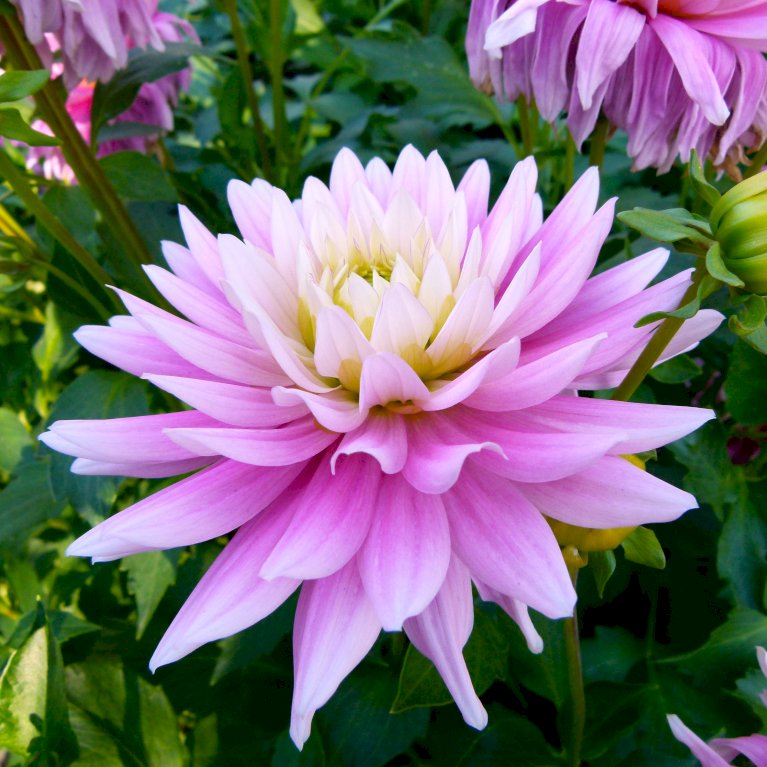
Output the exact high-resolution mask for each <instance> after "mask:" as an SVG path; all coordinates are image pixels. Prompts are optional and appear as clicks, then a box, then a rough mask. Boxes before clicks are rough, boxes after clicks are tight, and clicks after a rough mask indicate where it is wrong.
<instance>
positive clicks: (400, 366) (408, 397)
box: [359, 352, 429, 411]
mask: <svg viewBox="0 0 767 767" xmlns="http://www.w3.org/2000/svg"><path fill="white" fill-rule="evenodd" d="M428 397H429V390H428V389H427V388H426V385H425V384H424V383H423V381H421V379H420V378H419V377H418V375H417V374H416V372H415V371H414V370H413V368H411V367H410V365H408V364H407V362H405V361H404V360H403V359H402V358H401V357H398V356H397V355H396V354H392V353H390V352H377V353H376V354H372V355H371V356H369V357H368V358H367V359H366V360H365V361H364V363H363V364H362V375H361V376H360V398H359V406H360V410H363V411H364V410H368V409H369V408H371V407H374V406H375V405H388V404H390V403H397V402H400V403H406V402H409V401H417V400H425V399H428Z"/></svg>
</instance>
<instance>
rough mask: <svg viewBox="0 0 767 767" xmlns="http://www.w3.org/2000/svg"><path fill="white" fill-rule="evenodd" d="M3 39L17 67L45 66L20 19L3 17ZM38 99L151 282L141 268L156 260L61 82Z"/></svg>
mask: <svg viewBox="0 0 767 767" xmlns="http://www.w3.org/2000/svg"><path fill="white" fill-rule="evenodd" d="M0 38H1V39H2V42H3V43H4V45H5V52H6V56H7V57H8V60H9V61H10V62H11V63H12V65H13V66H14V68H16V69H19V70H30V69H42V68H43V65H42V63H41V61H40V57H39V56H38V55H37V51H36V50H35V49H34V48H33V47H32V45H31V44H30V43H29V41H28V40H27V39H26V37H25V36H24V31H23V30H22V28H21V25H20V24H19V20H18V18H16V17H15V16H0ZM35 102H36V104H37V108H38V111H39V112H40V116H41V117H42V119H43V120H44V121H45V122H46V123H47V124H48V126H49V127H50V129H51V130H52V131H53V134H54V135H55V136H56V137H57V138H58V139H60V140H61V142H62V151H63V152H64V157H65V158H66V160H67V162H68V163H69V165H70V166H71V167H72V170H73V171H74V173H75V176H77V180H78V181H79V182H80V185H81V186H82V187H83V189H85V191H86V192H87V193H88V196H89V197H90V198H91V200H92V201H93V203H94V205H95V206H96V207H97V208H98V209H99V210H100V211H101V213H102V215H103V216H104V218H105V220H106V222H107V223H108V224H109V226H111V228H112V230H113V233H114V234H115V236H116V237H117V239H118V240H119V241H120V243H121V244H122V246H123V250H124V251H125V255H126V257H127V258H128V260H129V261H130V262H131V263H132V264H133V265H134V267H136V268H137V271H138V272H139V273H140V274H141V275H142V277H143V278H144V279H146V280H147V284H149V283H148V279H147V278H145V277H144V275H143V270H141V268H140V267H141V265H142V264H150V263H152V260H153V259H152V256H151V255H150V253H149V250H148V249H147V246H146V243H145V242H144V240H143V238H142V237H141V234H140V233H139V231H138V229H137V228H136V225H135V224H134V222H133V220H132V219H131V217H130V215H129V214H128V211H127V209H126V208H125V206H124V205H123V203H122V200H120V198H119V197H118V196H117V192H116V191H115V189H114V187H113V186H112V184H111V183H110V182H109V179H107V177H106V175H105V173H104V171H103V169H102V168H101V166H100V165H99V163H98V161H97V160H96V158H95V156H94V155H93V153H92V152H91V150H90V148H89V147H88V145H87V144H86V143H85V141H84V140H83V137H82V136H81V135H80V132H79V131H78V130H77V128H76V126H75V124H74V123H73V122H72V118H71V117H70V116H69V113H68V112H67V110H66V105H65V104H64V100H63V99H62V97H61V93H60V91H59V83H57V82H55V81H50V82H48V83H47V84H46V85H45V86H44V87H43V88H42V89H41V90H40V91H38V92H37V93H36V94H35Z"/></svg>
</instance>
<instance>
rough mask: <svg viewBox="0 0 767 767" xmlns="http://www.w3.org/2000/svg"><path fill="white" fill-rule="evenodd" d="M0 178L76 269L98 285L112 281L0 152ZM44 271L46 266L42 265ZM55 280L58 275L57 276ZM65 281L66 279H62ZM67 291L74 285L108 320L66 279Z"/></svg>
mask: <svg viewBox="0 0 767 767" xmlns="http://www.w3.org/2000/svg"><path fill="white" fill-rule="evenodd" d="M0 175H1V176H3V178H5V180H6V181H7V182H8V183H9V184H10V185H11V186H12V187H13V191H14V192H15V193H16V196H17V197H18V198H19V199H20V200H21V201H22V202H23V203H24V205H25V206H26V208H27V210H28V211H29V212H30V213H31V214H32V215H33V216H34V217H35V218H36V219H37V221H38V222H39V223H40V225H41V226H42V227H43V228H44V229H45V230H46V231H47V232H48V233H49V234H50V235H51V237H53V238H54V239H55V240H58V241H59V242H60V243H61V244H62V245H63V246H64V247H65V248H66V249H67V250H68V251H69V252H70V254H71V255H72V257H73V258H74V259H75V260H76V261H77V263H78V264H80V266H82V267H83V269H85V271H86V272H88V274H90V275H91V277H93V279H94V280H96V281H97V282H98V283H100V284H101V285H104V284H107V283H109V282H111V281H112V278H111V277H110V276H109V275H108V274H107V273H106V272H105V271H104V270H103V269H102V268H101V265H100V264H99V263H98V261H96V259H95V258H93V256H92V255H91V254H90V253H89V252H88V251H87V250H86V249H85V248H84V247H83V246H82V245H80V243H79V242H78V241H77V240H76V239H75V238H74V237H73V236H72V234H70V232H69V230H68V229H67V228H66V227H65V226H64V224H62V223H61V221H59V220H58V218H56V216H55V215H54V214H53V213H51V211H50V210H49V209H48V208H47V207H46V206H45V204H44V203H43V201H42V200H41V199H40V198H39V197H38V196H37V194H36V193H35V191H34V190H33V189H32V187H31V186H30V185H29V184H28V183H27V179H26V177H25V176H24V174H23V173H22V172H21V171H20V170H19V169H18V168H17V167H16V166H15V165H14V163H13V160H11V158H10V157H8V155H7V154H6V153H5V152H3V151H0ZM45 263H46V265H47V266H48V267H50V264H48V263H47V262H45ZM57 276H59V275H57ZM64 276H65V277H66V275H64ZM67 280H69V281H68V284H70V287H71V286H72V284H75V285H78V287H77V288H76V290H77V292H78V293H79V294H80V295H82V296H83V298H87V300H88V302H89V303H90V304H91V305H92V306H93V307H94V308H97V309H98V311H99V314H100V315H102V316H104V317H107V318H108V317H109V313H108V312H106V310H105V309H104V307H103V306H102V305H101V303H99V302H97V301H96V300H95V299H94V298H93V296H91V294H90V293H89V292H88V291H87V290H85V289H84V288H83V287H82V286H80V285H79V284H78V283H76V282H75V281H74V280H70V279H69V278H67V279H66V280H64V281H65V282H67Z"/></svg>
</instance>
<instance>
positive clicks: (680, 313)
mask: <svg viewBox="0 0 767 767" xmlns="http://www.w3.org/2000/svg"><path fill="white" fill-rule="evenodd" d="M720 286H721V283H720V282H718V281H717V280H715V279H714V278H713V277H711V275H708V274H707V275H705V276H704V277H703V279H702V280H701V281H700V283H699V285H698V291H697V293H696V295H695V298H693V300H692V301H690V302H688V303H686V304H685V305H684V306H680V307H679V308H678V309H674V311H672V312H652V313H651V314H646V315H645V316H644V317H642V318H641V319H639V320H637V322H635V323H634V327H635V328H641V327H644V326H645V325H649V324H651V323H653V322H658V321H659V320H666V319H668V318H670V317H673V318H676V319H679V320H689V319H691V318H692V317H694V316H695V315H696V314H697V313H698V310H699V309H700V305H701V304H702V303H703V301H704V299H706V298H707V297H708V296H710V295H711V294H712V293H713V292H714V291H716V290H718V288H719V287H720Z"/></svg>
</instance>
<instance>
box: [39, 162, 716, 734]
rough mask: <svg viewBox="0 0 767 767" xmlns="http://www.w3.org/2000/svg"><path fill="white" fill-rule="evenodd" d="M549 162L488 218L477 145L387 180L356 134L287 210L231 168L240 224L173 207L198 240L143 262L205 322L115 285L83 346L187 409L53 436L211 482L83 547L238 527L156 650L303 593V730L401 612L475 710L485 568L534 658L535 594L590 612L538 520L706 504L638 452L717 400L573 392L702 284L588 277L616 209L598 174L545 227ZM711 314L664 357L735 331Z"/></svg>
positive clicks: (82, 448) (171, 295) (59, 446)
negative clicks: (645, 466)
mask: <svg viewBox="0 0 767 767" xmlns="http://www.w3.org/2000/svg"><path fill="white" fill-rule="evenodd" d="M536 179H537V170H536V166H535V162H534V161H533V160H532V159H528V160H526V161H524V162H522V163H520V164H518V165H517V166H516V168H515V169H514V171H513V173H512V174H511V177H510V178H509V181H508V183H507V185H506V187H505V189H504V190H503V192H502V194H501V195H500V197H499V199H498V201H497V202H496V203H495V205H494V206H493V207H492V209H491V210H490V211H489V212H488V194H489V186H490V177H489V171H488V166H487V164H486V163H485V162H484V161H478V162H475V163H474V164H473V165H472V166H471V167H470V168H469V170H468V172H467V173H466V174H465V175H464V177H463V178H462V180H461V182H460V183H459V185H458V187H457V188H456V187H454V186H453V183H452V181H451V179H450V175H449V173H448V170H447V168H446V167H445V165H444V163H443V162H442V160H441V159H440V157H439V156H438V155H437V154H436V153H432V154H431V155H429V157H428V158H424V157H423V156H421V155H420V154H419V153H418V152H417V151H416V150H415V149H413V148H412V147H408V148H406V149H405V150H404V151H403V152H402V153H401V155H400V156H399V159H398V160H397V163H396V165H395V166H394V169H393V171H392V170H389V168H388V167H387V166H386V165H385V164H384V163H383V162H382V161H381V160H380V159H374V160H372V161H371V162H370V163H369V164H368V165H367V166H366V167H363V166H362V165H361V164H360V162H359V160H358V159H357V157H356V156H355V155H354V154H353V153H352V152H351V151H349V150H343V151H341V152H340V154H339V155H338V157H337V158H336V160H335V162H334V164H333V168H332V172H331V175H330V184H329V186H326V185H325V184H323V183H322V182H321V181H319V180H318V179H316V178H309V179H308V180H307V181H306V184H305V186H304V189H303V194H302V196H301V199H300V200H297V201H296V202H294V203H291V202H290V200H289V199H288V198H287V196H286V195H285V194H284V193H283V192H282V191H280V190H278V189H276V188H274V187H272V186H270V185H269V184H268V183H266V182H265V181H262V180H256V181H254V182H253V183H252V184H250V185H248V184H246V183H243V182H241V181H233V182H232V183H231V184H230V186H229V203H230V205H231V208H232V212H233V214H234V217H235V220H236V222H237V225H238V227H239V230H240V233H241V237H236V236H233V235H229V234H222V235H219V236H218V238H216V237H214V236H213V235H212V234H211V233H210V232H209V231H208V230H207V229H206V228H205V227H204V226H203V224H202V223H200V221H198V220H197V219H196V218H195V217H194V216H193V215H192V214H191V213H190V212H189V211H188V210H186V209H185V208H183V207H182V208H181V212H180V216H181V224H182V227H183V230H184V233H185V236H186V241H187V246H188V247H182V246H180V245H177V244H174V243H166V244H165V250H164V253H165V258H166V260H167V262H168V265H169V266H170V271H168V270H166V269H163V268H160V267H159V266H149V267H147V273H148V274H149V276H150V278H151V280H152V281H153V283H154V284H155V286H156V287H157V289H158V290H159V291H160V293H162V294H163V295H164V296H165V298H166V299H167V300H168V301H169V303H171V304H172V305H173V306H175V308H176V309H177V310H178V311H179V312H180V313H181V314H183V315H185V317H186V318H187V319H183V318H182V317H179V316H176V315H175V314H170V313H169V312H166V311H164V310H162V309H159V308H157V307H156V306H153V305H152V304H150V303H147V302H146V301H143V300H141V299H139V298H136V297H135V296H132V295H130V294H127V293H124V292H123V291H118V292H119V294H120V296H121V298H122V300H123V301H124V303H125V306H126V308H127V309H128V312H129V314H128V315H125V316H118V317H115V318H113V319H112V321H111V322H110V325H109V327H100V326H88V327H83V328H81V329H80V330H79V331H78V332H77V334H76V336H77V339H78V341H79V342H80V343H81V344H82V345H83V346H84V347H85V348H86V349H88V350H89V351H90V352H92V353H93V354H96V355H98V356H100V357H102V358H103V359H105V360H107V361H108V362H110V363H112V364H114V365H116V366H118V367H121V368H122V369H123V370H126V371H128V372H130V373H133V374H135V375H140V376H143V377H144V378H146V379H147V380H149V381H151V382H152V383H153V384H154V385H156V386H158V387H160V388H161V389H163V390H165V391H166V392H169V393H170V394H172V395H174V396H176V397H178V398H179V399H180V400H182V401H183V402H184V403H186V404H187V405H188V406H189V408H190V409H187V410H179V411H178V412H173V413H166V414H162V415H150V416H139V417H131V418H117V419H112V420H104V421H98V420H96V421H89V420H81V421H58V422H56V423H54V424H53V425H52V426H51V427H50V431H48V432H46V433H45V434H44V435H43V436H42V440H43V441H44V442H45V443H46V444H47V445H49V446H50V447H52V448H54V449H56V450H59V451H61V452H63V453H67V454H69V455H73V456H76V458H77V460H76V461H75V462H74V463H73V467H72V468H73V471H75V472H77V473H80V474H90V475H95V474H116V475H125V476H133V477H167V476H171V475H176V474H185V473H188V472H195V473H193V474H192V475H191V476H189V477H187V478H185V479H182V480H181V481H179V482H177V483H176V484H173V485H171V486H170V487H167V488H165V489H163V490H160V491H159V492H157V493H155V494H154V495H152V496H150V497H148V498H146V499H144V500H141V501H139V502H138V503H136V504H134V505H133V506H131V507H129V508H127V509H125V510H123V511H121V512H120V513H118V514H117V515H115V516H113V517H111V518H109V519H107V520H106V521H104V522H102V523H101V524H100V525H98V526H97V527H95V528H94V529H93V530H91V531H89V532H88V533H86V534H85V535H83V536H82V537H80V538H79V539H77V540H76V541H75V542H74V543H73V544H72V545H71V546H70V548H69V550H68V552H69V553H70V554H73V555H80V556H90V557H92V558H93V560H94V561H96V562H99V561H106V560H112V559H116V558H119V557H123V556H127V555H130V554H135V553H137V552H143V551H153V550H158V549H164V548H170V547H177V546H188V545H191V544H194V543H197V542H200V541H205V540H208V539H211V538H216V537H217V536H220V535H224V534H227V533H230V532H233V531H235V532H234V536H233V537H232V539H231V541H230V542H229V543H228V544H227V546H226V547H225V548H224V550H223V551H222V552H221V554H220V555H219V557H218V559H217V560H216V561H215V563H214V564H213V566H212V567H211V568H210V570H209V571H208V572H207V573H206V574H205V576H204V577H203V579H202V580H201V582H200V583H199V585H198V586H197V588H196V589H195V590H194V592H193V593H192V594H191V596H190V597H189V599H188V600H187V602H186V604H185V605H184V606H183V608H182V609H181V611H180V612H179V614H178V615H177V616H176V618H175V620H174V621H173V623H172V624H171V626H170V628H169V629H168V631H167V633H166V634H165V636H164V637H163V639H162V641H161V642H160V644H159V646H158V647H157V650H156V651H155V653H154V656H153V657H152V659H151V662H150V666H151V668H153V669H154V668H157V667H158V666H162V665H163V664H166V663H170V662H172V661H175V660H177V659H178V658H181V657H183V656H184V655H186V654H187V653H190V652H192V651H193V650H194V649H195V648H197V647H199V646H200V645H202V644H204V643H205V642H210V641H213V640H217V639H220V638H221V637H225V636H228V635H231V634H233V633H235V632H237V631H240V630H241V629H244V628H245V627H247V626H250V625H251V624H253V623H255V622H257V621H259V620H261V619H262V618H263V617H264V616H266V615H268V614H269V613H271V612H272V611H273V610H274V609H275V608H276V607H277V606H278V605H280V604H281V603H282V602H284V601H285V600H286V599H287V598H288V596H289V595H290V594H292V593H293V592H294V591H295V590H296V589H298V588H299V587H300V588H301V593H300V596H299V599H298V608H297V611H296V617H295V628H294V645H293V647H294V660H295V688H294V694H293V708H292V719H291V730H290V731H291V735H292V737H293V740H294V741H295V742H296V744H298V745H299V746H301V745H302V744H303V743H304V741H305V740H306V738H307V737H308V735H309V731H310V725H311V720H312V716H313V714H314V712H315V710H316V709H317V708H319V707H320V706H321V705H322V704H323V703H325V701H327V700H328V698H329V697H330V696H331V695H332V694H333V692H334V691H335V689H336V688H337V687H338V685H339V684H340V682H341V681H342V680H343V679H344V677H345V676H346V675H347V674H348V673H349V672H350V671H351V670H352V669H353V668H354V667H355V666H356V665H357V664H358V663H359V662H360V661H361V660H362V658H363V657H364V656H365V654H366V653H367V652H368V650H369V649H370V648H371V646H372V645H373V643H374V642H375V641H376V638H377V637H378V635H379V632H380V631H381V629H383V630H384V631H398V630H401V629H404V630H405V632H406V633H407V635H408V637H409V638H410V640H411V641H412V642H413V644H414V645H415V646H416V647H417V648H418V649H419V650H420V651H421V652H422V653H423V654H424V655H426V656H427V657H428V658H430V659H431V660H432V661H433V662H434V664H435V666H436V667H437V669H438V670H439V672H440V674H441V675H442V678H443V679H444V681H445V684H446V685H447V687H448V689H449V690H450V692H451V693H452V695H453V697H454V698H455V700H456V702H457V704H458V706H459V708H460V710H461V712H462V713H463V716H464V718H465V719H466V721H467V722H468V723H469V724H470V725H472V726H474V727H477V728H480V727H483V726H484V725H485V723H486V719H487V716H486V713H485V711H484V709H483V707H482V704H481V703H480V701H479V699H478V697H477V695H476V694H475V692H474V690H473V688H472V683H471V679H470V677H469V674H468V671H467V668H466V664H465V663H464V660H463V657H462V652H461V651H462V647H463V646H464V644H465V643H466V641H467V639H468V637H469V634H470V632H471V629H472V621H473V608H472V581H473V582H474V584H475V585H476V586H477V589H478V591H479V593H480V594H481V595H482V597H483V598H485V599H491V600H494V601H497V602H498V603H499V604H500V605H501V606H502V607H503V608H504V609H506V610H507V611H508V612H509V614H510V615H511V616H512V617H513V618H514V619H515V620H516V621H517V622H518V623H520V625H521V627H522V628H523V630H525V631H526V633H527V637H528V641H529V642H530V644H531V646H532V648H533V649H540V646H539V639H537V637H536V635H535V633H534V629H533V628H532V626H531V624H530V623H529V616H528V614H527V608H526V606H527V605H529V606H530V607H532V608H533V609H535V610H537V611H539V612H541V613H543V614H544V615H546V616H548V617H550V618H561V617H563V616H568V615H570V614H571V613H572V610H573V605H574V603H575V598H576V597H575V591H574V590H573V586H572V584H571V582H570V578H569V576H568V573H567V568H566V566H565V563H564V561H563V558H562V554H561V552H560V548H559V546H558V544H557V541H556V539H555V537H554V534H553V532H552V531H551V528H550V527H549V525H548V524H547V521H546V519H545V517H544V515H546V516H548V517H551V518H554V519H558V520H562V521H564V522H568V523H572V524H576V525H582V526H588V527H595V528H607V527H629V526H634V525H638V524H641V523H645V522H662V521H667V520H670V519H674V518H676V517H677V516H678V515H680V514H681V513H682V512H684V511H685V510H686V509H689V508H692V507H694V506H695V499H694V498H692V496H690V495H689V494H688V493H686V492H683V491H682V490H679V489H677V488H675V487H672V486H671V485H668V484H666V483H665V482H662V481H661V480H659V479H657V478H655V477H653V476H652V475H651V474H648V473H647V472H645V471H642V470H641V469H638V468H637V467H636V466H634V465H632V464H631V463H630V462H628V461H626V460H624V459H623V458H622V457H621V455H622V454H625V453H631V452H637V451H644V450H650V449H652V448H655V447H658V446H660V445H663V444H666V443H667V442H670V441H671V440H674V439H676V438H678V437H680V436H682V435H684V434H687V433H688V432H690V431H692V430H693V429H695V428H697V427H698V426H699V425H700V424H702V423H703V422H705V421H707V420H709V419H710V418H711V417H712V414H711V412H710V411H707V410H700V409H697V408H689V407H663V406H659V405H645V404H631V403H624V402H614V401H609V400H603V399H593V398H590V397H588V396H576V393H575V391H576V390H590V389H598V388H603V387H608V386H612V385H614V384H615V383H617V381H618V380H619V379H621V377H622V376H623V374H624V373H625V371H626V370H627V369H628V368H629V366H630V365H631V364H632V362H633V361H634V360H635V359H636V357H637V356H638V354H639V353H640V351H641V349H642V348H643V346H644V345H645V344H646V342H647V339H648V336H649V334H650V333H651V332H652V329H653V328H652V327H641V328H635V327H634V323H635V322H636V321H637V320H638V319H639V318H640V317H642V316H643V315H645V314H647V313H648V312H649V311H651V310H663V309H672V308H673V307H675V306H676V305H677V302H678V301H679V299H680V297H681V296H682V294H683V293H684V291H685V290H686V288H687V286H688V284H689V283H690V274H689V272H685V273H683V274H679V275H677V276H676V277H672V278H671V279H668V280H665V281H663V282H660V283H659V284H657V285H655V286H653V287H650V288H646V285H647V284H648V283H649V282H650V281H651V280H652V279H653V278H654V277H655V276H656V275H657V274H658V272H659V270H660V269H661V268H662V266H663V265H664V263H665V261H666V258H667V255H668V254H667V253H666V252H665V251H663V250H655V251H652V252H650V253H647V254H646V255H644V256H641V257H639V258H636V259H634V260H632V261H629V262H627V263H625V264H622V265H620V266H617V267H614V268H612V269H610V270H608V271H605V272H603V273H601V274H599V275H597V276H596V277H591V278H589V274H590V273H591V271H592V269H593V267H594V264H595V262H596V259H597V254H598V253H599V249H600V247H601V245H602V243H603V241H604V239H605V237H606V236H607V234H608V232H609V230H610V227H611V224H612V220H613V206H614V201H610V202H608V203H607V204H605V205H604V206H602V207H601V208H599V209H597V195H598V174H597V172H596V170H595V169H592V170H590V171H588V172H587V173H586V174H585V175H584V176H583V177H582V178H581V179H580V181H579V182H578V183H576V184H575V186H574V187H573V188H572V190H571V191H570V192H569V193H568V195H567V196H566V197H565V199H564V200H563V201H562V202H561V203H560V204H559V205H558V206H557V208H556V209H555V210H554V211H553V212H552V214H551V215H550V216H549V217H548V219H547V220H546V221H544V220H543V213H542V210H543V208H542V204H541V199H540V197H539V196H538V195H537V194H536V192H535V186H536ZM720 319H721V317H720V316H719V315H718V314H717V313H716V312H711V311H704V312H700V313H699V314H698V315H697V317H696V318H695V319H694V320H693V321H691V322H689V323H687V324H686V325H685V326H684V329H683V330H682V333H681V335H679V336H677V338H676V340H675V342H674V346H673V347H672V348H671V349H669V351H668V354H669V355H671V354H674V353H678V352H679V351H681V350H682V349H685V348H688V347H690V346H691V345H694V344H695V343H696V342H697V341H698V340H699V339H700V338H701V337H703V336H704V335H706V334H707V333H709V332H710V331H711V330H712V329H713V328H714V327H715V326H716V325H717V324H718V323H719V321H720Z"/></svg>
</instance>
